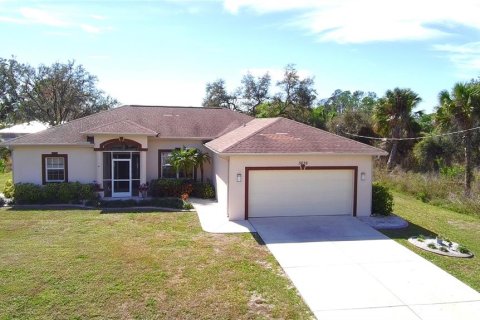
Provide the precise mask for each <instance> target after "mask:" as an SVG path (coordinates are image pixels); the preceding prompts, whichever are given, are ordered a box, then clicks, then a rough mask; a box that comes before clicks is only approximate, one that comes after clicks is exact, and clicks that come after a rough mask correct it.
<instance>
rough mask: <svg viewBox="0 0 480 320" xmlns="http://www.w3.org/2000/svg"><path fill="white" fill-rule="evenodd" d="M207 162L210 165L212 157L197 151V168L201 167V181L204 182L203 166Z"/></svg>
mask: <svg viewBox="0 0 480 320" xmlns="http://www.w3.org/2000/svg"><path fill="white" fill-rule="evenodd" d="M205 162H208V163H210V155H209V154H208V153H206V152H202V151H200V150H198V149H197V152H196V153H195V166H199V167H200V181H201V182H203V165H204V163H205Z"/></svg>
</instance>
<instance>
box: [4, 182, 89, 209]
mask: <svg viewBox="0 0 480 320" xmlns="http://www.w3.org/2000/svg"><path fill="white" fill-rule="evenodd" d="M13 198H15V202H16V203H17V204H58V203H79V202H80V201H81V200H91V201H93V200H95V199H96V194H95V189H94V187H93V185H92V184H82V183H79V182H68V183H49V184H46V185H44V186H39V185H36V184H33V183H18V184H16V185H15V187H14V192H13Z"/></svg>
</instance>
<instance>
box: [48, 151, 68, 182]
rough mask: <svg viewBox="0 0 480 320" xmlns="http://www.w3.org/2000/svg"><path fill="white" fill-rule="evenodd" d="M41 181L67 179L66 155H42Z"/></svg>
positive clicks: (63, 180) (65, 180)
mask: <svg viewBox="0 0 480 320" xmlns="http://www.w3.org/2000/svg"><path fill="white" fill-rule="evenodd" d="M42 167H43V172H42V173H43V174H42V180H43V183H44V184H45V183H48V182H67V181H68V156H67V155H66V154H56V153H52V154H44V155H42Z"/></svg>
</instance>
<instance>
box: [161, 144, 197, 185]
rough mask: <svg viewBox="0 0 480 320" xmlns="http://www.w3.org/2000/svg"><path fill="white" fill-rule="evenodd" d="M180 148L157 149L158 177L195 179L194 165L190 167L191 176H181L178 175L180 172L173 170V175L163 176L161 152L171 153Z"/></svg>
mask: <svg viewBox="0 0 480 320" xmlns="http://www.w3.org/2000/svg"><path fill="white" fill-rule="evenodd" d="M178 149H180V148H175V149H159V150H158V179H193V180H196V179H197V170H196V168H195V167H192V168H191V170H192V177H191V178H186V177H181V176H180V175H181V174H182V173H181V172H175V176H174V177H167V178H166V177H163V166H162V154H163V153H170V154H171V153H172V151H173V150H178Z"/></svg>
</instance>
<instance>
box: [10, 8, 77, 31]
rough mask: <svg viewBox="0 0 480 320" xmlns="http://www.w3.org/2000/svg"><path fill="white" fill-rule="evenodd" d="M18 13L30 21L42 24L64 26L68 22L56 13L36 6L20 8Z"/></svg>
mask: <svg viewBox="0 0 480 320" xmlns="http://www.w3.org/2000/svg"><path fill="white" fill-rule="evenodd" d="M19 12H20V15H21V16H22V17H23V18H24V19H25V20H26V21H27V22H30V23H35V24H44V25H47V26H53V27H65V26H68V25H69V22H67V21H66V20H64V19H62V18H61V17H60V16H59V15H58V14H55V13H52V12H48V11H46V10H40V9H36V8H20V9H19Z"/></svg>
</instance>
